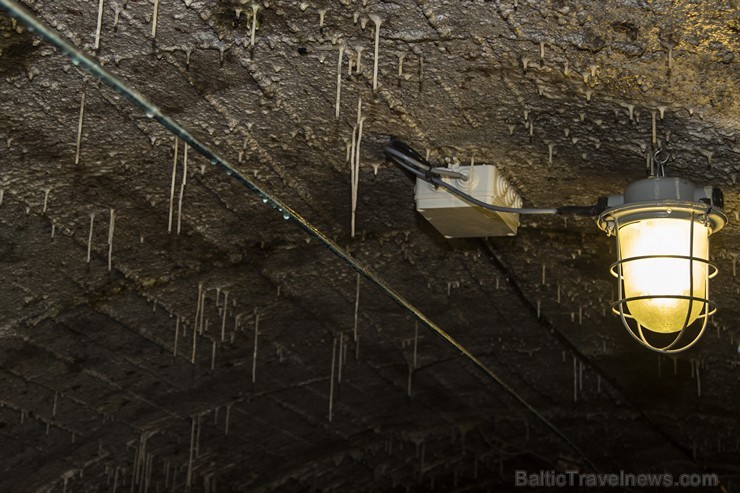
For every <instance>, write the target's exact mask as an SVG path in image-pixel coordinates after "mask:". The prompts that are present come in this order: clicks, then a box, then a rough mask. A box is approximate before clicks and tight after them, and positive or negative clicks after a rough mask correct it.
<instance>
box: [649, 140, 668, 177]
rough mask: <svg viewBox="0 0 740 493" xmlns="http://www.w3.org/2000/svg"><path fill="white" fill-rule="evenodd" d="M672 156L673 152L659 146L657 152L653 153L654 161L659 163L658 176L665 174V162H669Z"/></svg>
mask: <svg viewBox="0 0 740 493" xmlns="http://www.w3.org/2000/svg"><path fill="white" fill-rule="evenodd" d="M670 157H671V154H670V153H669V152H668V151H667V150H665V149H663V148H662V147H659V148H658V149H657V150H656V151H655V154H653V163H655V164H656V165H657V170H656V172H657V176H661V177H663V176H665V163H667V162H668V159H669V158H670Z"/></svg>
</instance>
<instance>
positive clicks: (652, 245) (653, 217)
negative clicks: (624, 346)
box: [597, 166, 727, 353]
mask: <svg viewBox="0 0 740 493" xmlns="http://www.w3.org/2000/svg"><path fill="white" fill-rule="evenodd" d="M660 170H661V171H660V173H658V174H652V175H651V176H650V177H648V178H646V179H643V180H639V181H637V182H634V183H632V184H630V185H629V186H628V187H627V188H626V190H625V192H624V195H615V196H612V197H609V198H608V200H607V208H606V209H605V210H604V211H603V212H601V214H600V215H599V217H598V219H597V224H598V226H599V228H600V229H601V230H602V231H604V232H606V233H607V234H608V235H610V236H611V235H614V236H615V238H616V242H617V261H616V262H614V263H613V264H612V265H611V268H610V270H611V273H612V275H614V276H615V277H616V278H617V300H616V301H614V302H613V303H612V310H613V311H614V313H616V314H617V315H619V317H620V318H621V320H622V323H623V324H624V326H625V327H626V328H627V331H628V332H629V333H630V335H631V336H632V337H634V338H635V339H636V340H637V341H638V342H639V343H640V344H642V345H643V346H645V347H647V348H649V349H652V350H654V351H658V352H661V353H676V352H680V351H683V350H685V349H688V348H690V347H691V346H693V345H694V344H695V343H696V342H697V341H698V340H699V338H700V337H701V336H702V334H703V333H704V330H705V329H706V327H707V321H708V318H709V316H710V315H712V314H713V313H714V312H715V311H716V306H715V304H714V303H713V302H712V301H711V300H710V299H709V279H711V278H712V277H714V276H715V275H716V274H717V267H716V266H715V265H714V264H712V263H711V262H710V261H709V236H710V235H712V234H713V233H716V232H717V231H719V230H720V229H722V228H723V227H724V225H725V224H726V223H727V216H725V214H724V212H722V210H721V209H720V208H721V207H722V206H723V198H722V191H721V190H720V189H718V188H712V187H698V186H696V185H694V184H693V183H691V182H690V181H687V180H682V179H679V178H668V177H666V176H664V175H665V173H664V172H663V171H662V166H660ZM649 333H652V334H649ZM657 334H664V335H657Z"/></svg>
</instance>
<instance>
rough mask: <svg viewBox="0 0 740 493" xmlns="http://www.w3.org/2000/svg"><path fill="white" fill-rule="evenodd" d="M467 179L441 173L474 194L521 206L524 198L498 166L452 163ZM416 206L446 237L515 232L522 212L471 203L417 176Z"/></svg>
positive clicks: (494, 202) (500, 203) (491, 201)
mask: <svg viewBox="0 0 740 493" xmlns="http://www.w3.org/2000/svg"><path fill="white" fill-rule="evenodd" d="M450 169H451V170H452V171H457V172H460V173H462V174H464V175H466V176H467V177H468V179H467V180H461V179H457V178H448V177H440V178H442V179H443V180H444V181H445V182H447V183H449V184H450V185H452V186H454V187H455V188H457V189H459V190H460V191H461V192H464V193H466V194H468V195H471V196H472V197H474V198H476V199H478V200H480V201H481V202H485V203H487V204H491V205H498V206H503V207H515V208H520V207H521V206H522V199H521V197H519V194H518V193H516V191H515V190H514V189H513V188H512V187H511V186H510V185H509V182H508V181H506V179H505V178H504V177H503V176H501V173H499V172H498V170H497V169H496V166H494V165H490V164H485V165H475V166H453V167H451V168H450ZM414 192H415V193H414V198H415V199H416V210H417V211H419V213H420V214H421V215H422V216H424V218H425V219H426V220H427V221H429V222H430V223H432V226H434V227H435V228H437V230H438V231H439V232H440V233H442V235H444V237H445V238H472V237H483V236H514V235H515V234H516V230H517V228H518V227H519V214H514V213H504V212H494V211H492V210H489V209H485V208H483V207H480V206H477V205H472V204H470V203H468V202H466V201H464V200H462V199H460V198H458V197H457V196H455V195H453V194H452V193H450V192H448V191H447V190H445V189H444V188H436V187H435V186H434V185H432V184H430V183H427V182H425V181H424V180H422V179H420V178H417V179H416V187H415V189H414Z"/></svg>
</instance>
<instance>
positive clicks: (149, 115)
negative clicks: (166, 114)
mask: <svg viewBox="0 0 740 493" xmlns="http://www.w3.org/2000/svg"><path fill="white" fill-rule="evenodd" d="M145 115H146V117H147V118H154V112H152V111H147V112H146V113H145Z"/></svg>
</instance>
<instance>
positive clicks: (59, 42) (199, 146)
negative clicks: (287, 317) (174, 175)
mask: <svg viewBox="0 0 740 493" xmlns="http://www.w3.org/2000/svg"><path fill="white" fill-rule="evenodd" d="M0 9H2V10H4V11H5V12H6V13H8V15H10V16H11V17H13V18H15V19H16V20H18V21H19V22H20V23H21V24H23V25H24V26H26V28H27V29H28V30H29V31H30V32H32V33H35V34H36V35H37V36H39V37H41V38H43V39H44V40H46V41H47V42H49V43H50V44H52V45H53V46H55V47H56V48H57V49H59V50H60V51H61V52H62V53H63V54H64V55H65V56H67V57H69V58H70V59H71V60H72V63H73V64H74V65H76V66H80V67H82V68H84V69H86V70H87V71H88V72H90V73H91V74H92V75H93V76H95V77H96V78H97V79H99V80H100V81H102V82H103V83H104V84H105V85H107V86H109V87H110V88H112V89H113V90H115V91H116V92H118V93H119V94H121V95H122V96H124V97H125V98H126V99H128V100H129V101H130V102H131V103H133V104H134V105H135V106H137V107H139V108H140V109H142V110H143V111H144V113H145V114H146V116H147V117H148V118H152V119H154V120H156V121H158V122H159V123H160V124H161V125H162V126H163V127H165V128H166V129H167V130H169V131H170V132H172V133H173V134H174V135H176V136H177V137H179V138H180V139H181V140H182V141H183V142H184V143H185V144H186V145H189V146H190V147H192V148H193V149H195V150H196V151H198V153H200V154H201V155H202V156H204V157H205V158H206V159H208V160H209V161H210V162H211V164H213V165H215V166H218V167H219V168H220V169H221V170H223V171H224V172H225V173H226V174H227V175H229V176H230V177H232V178H234V179H236V180H237V181H239V182H240V183H242V184H243V185H244V186H245V187H247V189H249V190H250V191H252V192H254V193H256V194H257V195H259V196H260V197H261V198H262V199H263V200H264V199H267V201H268V202H269V203H271V204H272V205H274V206H275V207H277V208H278V209H282V210H283V211H284V213H286V214H289V215H290V217H291V218H292V219H294V220H295V222H296V223H297V224H298V225H299V226H301V228H303V229H304V230H305V231H306V232H308V233H309V234H311V235H313V236H315V237H316V238H317V239H318V240H320V241H321V242H322V243H323V244H324V245H325V246H326V247H327V248H328V249H329V250H331V251H332V252H333V253H334V254H335V255H337V256H338V257H339V258H341V259H342V260H344V261H345V262H347V263H348V264H349V265H350V266H351V267H352V268H353V269H354V270H356V271H357V272H359V273H360V274H362V275H363V276H365V278H366V279H368V280H369V281H371V282H373V283H374V284H375V285H377V286H378V287H379V288H380V289H381V290H382V291H383V292H384V293H385V294H386V295H387V296H389V297H390V298H391V299H393V300H394V301H395V302H396V303H398V304H399V305H400V306H401V307H403V308H404V309H406V310H407V311H408V312H410V313H411V314H412V315H413V316H414V317H416V318H417V319H418V320H419V321H420V322H422V323H423V324H425V325H426V326H427V327H429V329H431V330H432V331H433V332H435V333H436V334H437V335H439V336H440V337H441V338H442V339H444V340H445V341H446V342H447V343H448V344H449V345H451V346H452V347H453V348H455V349H456V350H457V351H459V352H460V353H461V354H462V355H463V356H465V357H466V358H467V359H468V360H469V361H470V362H472V363H473V364H474V365H475V366H477V367H478V368H479V369H480V370H482V371H483V372H484V373H485V374H486V375H488V376H489V377H490V378H491V379H492V380H494V381H495V382H496V383H498V384H499V385H500V386H501V388H503V389H504V390H505V391H506V392H507V393H509V394H510V395H511V396H512V397H514V399H516V400H517V401H518V402H519V403H520V404H522V405H523V406H524V407H525V408H527V409H528V410H529V411H530V412H531V413H532V415H533V416H535V417H536V418H537V419H538V420H539V421H540V422H542V423H543V424H544V425H545V426H547V428H549V429H550V430H552V431H553V432H554V433H555V434H556V435H557V436H559V437H560V438H561V439H562V440H563V441H564V442H565V443H566V444H568V446H569V447H570V448H571V449H572V450H573V451H574V452H576V453H577V454H578V455H579V456H581V458H582V459H583V460H584V461H585V462H586V463H587V464H588V466H589V467H591V469H593V470H594V471H597V470H598V469H597V468H596V466H595V464H594V463H593V462H592V461H591V460H590V459H589V458H588V457H587V456H586V455H585V454H584V453H583V451H582V450H581V449H580V447H578V445H576V444H575V443H574V442H573V441H572V440H571V439H570V438H568V437H567V436H566V435H565V433H564V432H563V431H561V430H560V429H559V428H558V427H556V426H555V424H554V423H552V422H551V421H550V420H549V419H547V418H546V417H545V416H544V415H543V414H541V413H540V412H539V411H538V410H537V409H535V407H534V406H532V404H530V403H529V402H528V401H527V400H526V399H525V398H524V397H523V396H522V395H520V394H519V393H518V392H517V391H516V390H515V389H514V388H513V387H512V386H511V385H509V384H507V383H506V382H504V381H503V380H502V379H501V377H499V376H498V375H497V374H496V373H494V371H493V370H491V369H490V368H488V367H487V366H486V365H485V364H484V363H483V362H482V361H481V360H480V359H478V358H477V357H476V356H475V355H474V354H473V353H471V352H470V350H468V349H467V348H465V347H464V346H463V345H461V344H460V343H459V342H457V340H455V339H454V338H453V337H452V336H451V335H450V334H448V333H447V332H446V331H445V330H444V329H442V328H441V327H439V326H438V325H437V324H436V323H434V322H433V321H432V320H431V319H429V318H428V317H427V316H426V315H424V313H422V312H421V311H420V310H419V309H418V308H416V307H415V306H414V305H412V304H411V303H410V302H409V301H408V300H406V298H404V297H403V296H402V295H401V294H400V293H398V292H397V291H396V290H395V289H393V288H392V287H391V286H390V285H389V284H388V283H386V281H385V280H384V279H383V278H381V277H380V276H379V275H377V274H376V273H375V272H373V271H372V270H370V269H368V268H367V267H366V266H365V265H363V264H362V263H360V261H358V260H357V259H355V258H354V257H352V256H351V255H350V254H349V252H347V251H346V250H344V249H342V248H341V247H340V246H339V245H338V244H337V243H335V242H334V241H333V240H332V239H331V238H329V237H328V236H327V235H326V234H325V233H323V232H322V231H321V230H319V229H318V228H316V227H315V226H314V225H313V224H311V223H310V222H309V221H308V220H307V219H305V218H304V217H303V216H301V215H300V214H298V213H297V212H296V211H295V210H293V209H292V208H290V207H289V206H288V205H287V204H286V203H285V202H283V201H282V200H280V199H278V198H277V197H275V196H274V195H272V194H271V193H270V192H269V191H267V190H266V189H264V188H262V187H261V186H260V185H258V184H257V183H255V182H253V181H251V180H250V179H249V178H247V177H246V176H245V175H243V174H242V173H240V172H239V171H238V170H237V169H236V168H234V167H233V166H232V165H231V164H229V163H228V162H227V161H226V160H225V159H224V158H222V157H221V156H219V155H218V154H216V153H215V152H214V151H212V150H211V149H210V148H209V147H208V146H206V145H205V144H204V143H202V142H201V141H200V140H198V139H197V138H195V137H194V136H193V135H191V134H190V132H188V131H187V130H186V129H185V128H184V127H182V126H181V125H180V124H179V123H177V122H176V121H174V120H173V119H172V118H170V117H168V116H167V115H165V114H164V113H162V111H161V110H160V109H159V108H158V107H157V106H155V105H154V104H153V103H152V102H150V101H149V100H148V99H147V98H146V97H144V95H142V94H141V93H139V92H138V91H136V90H135V89H133V88H131V87H129V86H128V85H127V84H126V83H125V82H124V81H122V80H121V79H119V78H118V77H116V76H115V75H113V74H112V73H110V72H108V71H107V70H106V69H105V68H103V66H102V65H100V63H98V62H97V61H96V60H94V59H92V58H90V57H89V56H87V55H86V54H85V53H83V52H82V51H81V50H79V49H78V48H77V47H75V46H74V45H72V44H70V43H69V42H68V41H66V40H64V39H62V38H61V37H60V36H59V34H57V32H55V31H54V30H52V29H51V28H49V27H48V26H46V25H45V24H44V23H43V22H41V21H40V20H39V19H38V18H37V17H36V16H35V15H34V14H33V13H32V12H30V11H29V10H28V9H27V8H26V7H25V6H23V5H22V4H20V3H19V2H17V1H15V0H0Z"/></svg>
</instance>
